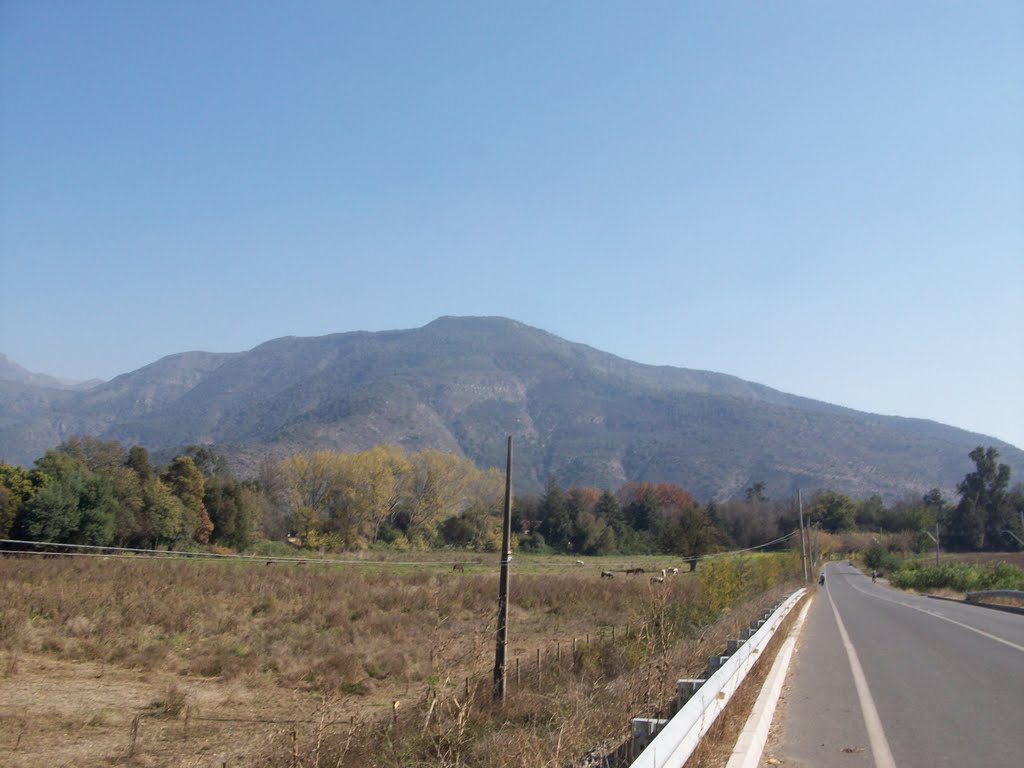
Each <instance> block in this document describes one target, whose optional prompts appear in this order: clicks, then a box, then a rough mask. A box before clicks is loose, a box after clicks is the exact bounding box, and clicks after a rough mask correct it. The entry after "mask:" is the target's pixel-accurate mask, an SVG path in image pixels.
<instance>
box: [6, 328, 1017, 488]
mask: <svg viewBox="0 0 1024 768" xmlns="http://www.w3.org/2000/svg"><path fill="white" fill-rule="evenodd" d="M0 378H3V377H2V376H0ZM0 414H2V416H0V458H2V459H3V460H5V461H8V462H13V463H19V464H22V465H27V464H28V463H30V462H31V461H32V460H33V459H34V458H35V457H37V456H39V455H41V454H42V453H43V452H44V451H45V450H46V449H48V448H50V447H52V446H54V445H58V444H59V443H61V442H63V441H64V440H66V439H67V438H69V437H70V436H72V435H89V436H93V437H97V438H100V439H103V440H115V439H116V440H119V441H120V442H122V443H124V444H128V445H140V446H144V447H146V448H147V449H148V450H149V451H150V452H152V453H153V454H154V456H156V457H158V458H160V459H161V460H167V459H169V458H170V457H172V456H173V455H174V454H175V453H176V452H180V451H181V450H182V449H183V448H184V446H186V445H190V444H202V445H207V446H210V447H212V448H214V449H215V450H217V451H218V452H220V453H223V454H225V455H226V456H228V458H229V460H230V462H231V465H232V466H233V467H234V469H235V470H236V472H238V473H240V474H241V475H242V476H243V477H252V476H255V474H256V473H257V471H258V469H259V466H260V465H261V464H262V463H263V462H265V461H266V460H268V459H273V460H276V459H280V458H284V457H286V456H290V455H292V454H294V453H298V452H306V451H312V450H334V451H342V452H351V451H362V450H369V449H371V448H373V447H374V446H375V445H379V444H391V445H397V446H400V447H402V448H403V449H404V450H406V451H407V452H418V451H422V450H425V449H434V450H441V451H445V452H454V453H458V454H460V455H462V456H465V457H467V458H469V459H471V460H472V461H473V462H474V463H476V464H477V465H478V466H480V467H501V466H503V465H504V438H505V436H506V435H513V436H514V437H515V439H516V446H517V447H516V462H517V464H516V466H517V478H516V484H517V488H518V489H519V490H522V491H529V492H536V491H539V490H540V489H541V488H542V487H543V486H544V484H545V482H546V481H547V479H548V478H549V477H552V476H553V477H556V478H557V479H558V480H559V482H561V483H562V484H563V485H566V486H569V485H580V486H595V487H599V488H609V487H611V488H614V487H617V486H618V485H620V484H622V483H625V482H666V483H672V484H675V485H679V486H682V487H684V488H687V489H688V490H689V491H690V492H691V493H693V494H694V495H695V496H696V497H697V498H699V499H711V498H716V499H726V498H731V497H735V496H737V495H739V494H740V493H741V492H742V490H743V489H744V488H745V487H747V486H749V485H750V484H751V483H753V482H754V481H759V480H760V481H764V482H766V483H767V486H768V488H769V490H770V492H771V493H772V495H773V496H775V497H778V498H781V497H783V496H789V495H792V494H794V493H795V492H796V489H797V488H798V487H801V488H805V489H806V488H831V489H833V490H836V491H839V492H842V493H846V494H849V495H853V496H867V495H870V494H873V493H878V494H880V495H881V496H882V497H883V498H884V499H886V500H894V499H898V498H903V497H906V496H920V495H921V494H923V493H925V492H926V491H928V490H929V489H931V488H933V487H938V488H942V489H946V490H950V489H952V488H953V486H954V485H955V483H956V482H957V481H958V480H959V478H960V477H962V475H963V473H964V471H965V470H966V469H967V466H968V465H967V463H966V462H965V459H964V456H965V455H966V454H967V452H968V451H969V450H970V449H971V448H973V447H974V446H976V445H979V444H986V445H993V446H995V447H997V448H998V449H999V451H1000V453H1001V455H1002V457H1003V460H1004V461H1005V462H1006V463H1008V464H1009V465H1010V466H1012V467H1013V468H1014V470H1015V471H1016V472H1022V471H1024V452H1021V451H1020V450H1018V449H1016V448H1014V447H1013V446H1009V445H1006V444H1005V443H1000V442H998V441H995V440H993V439H991V438H986V437H984V436H980V435H974V434H971V433H968V432H965V431H963V430H959V429H955V428H953V427H947V426H944V425H940V424H936V423H934V422H927V421H920V420H914V419H901V418H895V417H886V416H876V415H872V414H866V413H859V412H857V411H853V410H850V409H846V408H840V407H837V406H834V405H829V404H827V403H822V402H817V401H813V400H809V399H806V398H801V397H797V396H794V395H788V394H785V393H782V392H778V391H776V390H773V389H770V388H768V387H764V386H761V385H758V384H754V383H751V382H747V381H743V380H741V379H737V378H735V377H731V376H726V375H722V374H716V373H710V372H705V371H693V370H687V369H682V368H670V367H656V366H650V365H641V364H638V363H633V362H630V361H628V360H624V359H622V358H618V357H615V356H613V355H610V354H607V353H604V352H600V351H598V350H596V349H593V348H590V347H587V346H584V345H581V344H574V343H571V342H568V341H565V340H563V339H560V338H558V337H556V336H553V335H551V334H548V333H545V332H544V331H541V330H538V329H535V328H531V327H529V326H526V325H523V324H521V323H518V322H515V321H513V320H506V319H503V318H452V317H446V318H441V319H439V320H436V321H434V322H432V323H430V324H428V325H426V326H424V327H422V328H418V329H413V330H404V331H388V332H380V333H363V332H358V333H343V334H335V335H331V336H322V337H317V338H281V339H276V340H273V341H268V342H267V343H265V344H262V345H260V346H258V347H256V348H255V349H252V350H249V351H247V352H241V353H233V354H211V353H203V352H188V353H183V354H179V355H173V356H171V357H167V358H163V359H162V360H159V361H157V362H155V363H153V364H152V365H149V366H146V367H144V368H141V369H139V370H137V371H133V372H131V373H126V374H124V375H122V376H119V377H117V378H116V379H114V380H112V381H110V382H107V383H105V384H102V385H99V386H94V387H91V388H89V389H87V390H85V391H67V390H58V389H52V388H47V387H40V386H37V385H36V384H34V383H32V382H28V381H25V380H17V381H15V380H4V381H0Z"/></svg>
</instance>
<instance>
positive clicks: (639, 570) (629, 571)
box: [626, 568, 644, 576]
mask: <svg viewBox="0 0 1024 768" xmlns="http://www.w3.org/2000/svg"><path fill="white" fill-rule="evenodd" d="M643 572H644V569H643V568H627V569H626V575H627V576H636V575H637V574H638V573H643Z"/></svg>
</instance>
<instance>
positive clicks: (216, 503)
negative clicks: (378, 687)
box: [0, 437, 1024, 563]
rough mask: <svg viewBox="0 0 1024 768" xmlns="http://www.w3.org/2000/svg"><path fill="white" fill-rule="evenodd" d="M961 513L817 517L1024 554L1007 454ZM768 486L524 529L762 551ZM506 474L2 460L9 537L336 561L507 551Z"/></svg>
mask: <svg viewBox="0 0 1024 768" xmlns="http://www.w3.org/2000/svg"><path fill="white" fill-rule="evenodd" d="M970 458H971V460H972V461H973V462H974V464H975V470H974V471H972V472H970V473H968V474H967V476H966V477H965V478H964V480H963V482H961V483H960V485H959V486H958V491H959V493H960V500H959V503H957V504H955V505H954V504H952V503H948V502H947V501H946V500H945V499H944V498H943V495H942V493H941V492H940V491H939V489H933V490H932V491H930V492H929V493H927V494H925V495H924V496H923V497H921V498H918V499H908V500H905V501H902V502H897V503H895V504H893V505H891V506H888V507H887V506H886V505H885V504H884V503H883V502H882V499H881V498H880V497H878V496H873V497H870V498H868V499H864V500H855V499H852V498H850V497H848V496H845V495H843V494H841V493H837V492H835V491H830V490H824V491H819V492H817V493H816V494H813V495H811V496H810V497H809V498H808V499H807V502H806V504H805V509H804V512H805V519H806V520H807V521H808V522H809V523H810V524H811V525H814V526H818V527H820V528H821V530H823V531H825V532H827V533H831V534H844V533H846V532H850V531H857V530H860V531H871V532H886V533H891V534H905V536H904V538H905V539H906V537H909V540H910V541H911V542H912V546H913V547H914V548H918V549H924V548H927V547H928V546H929V542H930V539H929V538H928V535H927V534H926V533H925V532H926V531H927V532H928V533H932V532H933V529H934V528H935V526H936V525H937V524H938V526H939V527H940V529H941V534H940V535H941V536H942V538H943V544H944V546H946V547H947V548H952V549H960V550H972V549H1014V548H1020V547H1021V546H1022V545H1021V544H1020V541H1021V540H1022V539H1024V486H1021V485H1020V484H1018V485H1017V486H1016V487H1014V488H1010V485H1009V481H1010V470H1009V467H1007V466H1006V465H1004V464H1000V463H999V462H998V453H997V452H996V450H995V449H994V448H988V449H987V450H986V449H983V448H981V447H978V448H976V449H975V450H974V451H972V452H971V454H970ZM767 491H768V488H767V485H766V483H764V482H763V481H754V482H752V483H751V485H750V486H749V487H748V488H747V489H746V491H745V492H744V494H743V497H742V498H738V499H733V500H730V501H726V502H718V503H715V502H709V503H708V504H706V505H701V504H699V503H698V502H697V501H696V500H695V499H694V498H693V496H692V495H691V494H690V493H689V492H687V491H686V490H685V489H684V488H681V487H679V486H677V485H672V484H669V483H626V484H625V485H623V486H621V487H620V488H618V489H616V490H614V491H613V490H608V489H598V488H586V487H570V488H562V487H561V486H560V485H559V483H558V481H557V480H556V479H554V478H550V479H549V480H548V482H547V484H546V486H545V488H544V491H543V493H541V494H539V495H516V496H515V497H514V504H513V519H512V525H513V532H514V537H515V539H516V545H517V546H518V547H519V548H520V549H522V550H524V551H534V552H558V553H568V554H577V555H603V554H613V553H622V554H632V553H649V552H650V553H653V552H659V553H665V554H673V555H677V556H679V557H681V558H689V559H690V560H691V563H695V560H696V558H698V557H700V556H701V555H704V554H707V553H709V552H714V551H720V550H723V549H742V548H746V547H752V546H758V545H761V544H763V543H765V542H769V541H772V540H774V539H776V538H779V537H780V536H782V535H784V534H787V533H790V532H791V531H793V530H794V529H795V528H796V526H797V525H798V517H799V515H798V509H797V504H796V500H795V499H786V500H781V501H779V500H772V499H770V498H769V497H768V493H767ZM503 503H504V476H503V474H502V473H501V472H499V471H498V470H496V469H487V470H482V469H480V468H478V467H477V466H476V465H475V464H474V463H473V462H472V461H471V460H469V459H466V458H464V457H461V456H458V455H455V454H452V453H445V452H442V451H437V450H425V451H420V452H418V453H411V454H410V453H406V452H405V451H403V450H402V449H401V448H398V447H396V446H384V445H381V446H376V447H374V448H371V449H369V450H366V451H358V452H348V453H342V452H336V451H311V452H304V453H297V454H295V455H293V456H290V457H288V458H286V459H283V460H281V461H278V462H267V463H265V464H264V465H263V466H262V467H261V468H260V471H259V473H258V476H257V477H255V478H253V479H249V480H239V479H238V478H236V477H235V476H234V475H233V474H232V473H231V471H230V469H229V467H228V463H227V461H226V460H225V459H224V457H223V456H221V455H219V454H218V453H216V452H215V451H213V450H211V449H210V448H207V447H204V446H190V447H188V448H186V449H185V450H184V451H182V453H181V454H180V455H178V456H175V457H174V458H173V459H172V460H171V461H170V462H169V463H168V464H166V465H163V466H156V465H154V464H153V463H151V461H150V457H149V454H148V452H147V451H146V449H145V448H142V447H140V446H132V447H130V448H127V449H125V448H124V447H123V446H122V445H121V444H120V443H118V442H116V441H111V442H103V441H100V440H97V439H94V438H90V437H73V438H71V439H69V440H67V441H66V442H65V443H63V444H62V445H61V446H59V447H58V448H54V449H51V450H49V451H47V452H46V454H45V455H44V456H43V457H41V458H40V459H37V460H36V462H35V466H34V468H32V469H24V468H22V467H18V466H14V465H10V464H2V463H0V538H3V539H20V540H28V541H39V542H54V543H62V544H90V545H98V546H119V547H130V548H140V549H183V548H186V549H195V548H200V547H219V548H223V549H228V550H234V551H245V550H251V549H252V548H253V547H254V546H260V545H261V543H263V542H281V543H283V542H284V541H285V540H286V539H289V540H290V541H291V542H292V543H293V544H297V545H300V546H304V547H309V548H314V549H319V550H324V551H344V550H357V549H364V548H367V547H388V548H396V549H409V548H413V549H426V548H431V547H458V548H466V549H475V550H478V551H497V550H498V549H499V548H500V546H501V516H502V506H503Z"/></svg>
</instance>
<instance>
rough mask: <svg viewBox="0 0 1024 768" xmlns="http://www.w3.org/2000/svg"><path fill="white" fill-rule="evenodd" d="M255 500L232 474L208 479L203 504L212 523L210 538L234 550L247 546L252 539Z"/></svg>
mask: <svg viewBox="0 0 1024 768" xmlns="http://www.w3.org/2000/svg"><path fill="white" fill-rule="evenodd" d="M255 505H256V501H255V499H254V498H253V494H252V492H251V491H248V490H247V489H246V488H245V487H244V486H243V485H242V484H241V483H240V482H238V481H237V480H236V479H235V478H233V477H214V478H211V479H209V480H207V481H206V483H205V490H204V493H203V506H204V507H206V511H207V513H208V514H209V515H210V521H211V522H212V523H213V535H212V537H211V540H212V541H214V542H216V543H217V544H223V545H225V546H228V547H232V548H234V549H245V548H246V547H248V546H249V543H250V541H251V538H252V526H253V519H254V518H255V515H256V511H255Z"/></svg>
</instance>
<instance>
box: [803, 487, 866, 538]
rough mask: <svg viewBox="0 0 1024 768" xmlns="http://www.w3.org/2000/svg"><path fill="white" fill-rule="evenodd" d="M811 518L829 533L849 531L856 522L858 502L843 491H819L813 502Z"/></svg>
mask: <svg viewBox="0 0 1024 768" xmlns="http://www.w3.org/2000/svg"><path fill="white" fill-rule="evenodd" d="M810 518H811V521H812V522H816V523H821V527H822V528H824V529H825V530H826V531H828V532H829V533H837V532H840V531H849V530H850V529H852V528H853V527H854V524H855V523H856V518H857V503H856V502H855V501H854V500H853V499H851V498H850V497H849V496H846V495H845V494H842V493H836V492H835V491H819V492H818V493H817V494H815V496H814V500H813V501H812V503H811V513H810Z"/></svg>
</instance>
